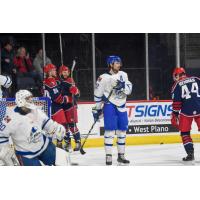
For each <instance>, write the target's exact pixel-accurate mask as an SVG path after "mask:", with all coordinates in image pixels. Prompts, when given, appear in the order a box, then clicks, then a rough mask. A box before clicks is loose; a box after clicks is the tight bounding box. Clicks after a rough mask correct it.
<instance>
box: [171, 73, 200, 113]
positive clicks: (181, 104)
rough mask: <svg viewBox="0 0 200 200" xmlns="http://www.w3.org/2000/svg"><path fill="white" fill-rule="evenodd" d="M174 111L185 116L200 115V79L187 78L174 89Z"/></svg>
mask: <svg viewBox="0 0 200 200" xmlns="http://www.w3.org/2000/svg"><path fill="white" fill-rule="evenodd" d="M172 100H173V104H172V107H173V111H176V112H179V111H180V113H181V114H183V115H185V116H189V117H192V116H198V115H200V78H198V77H193V76H192V77H185V78H183V79H181V80H179V81H178V82H176V83H175V84H174V86H173V87H172Z"/></svg>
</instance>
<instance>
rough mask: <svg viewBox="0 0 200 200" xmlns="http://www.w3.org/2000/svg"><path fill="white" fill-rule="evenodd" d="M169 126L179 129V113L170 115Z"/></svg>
mask: <svg viewBox="0 0 200 200" xmlns="http://www.w3.org/2000/svg"><path fill="white" fill-rule="evenodd" d="M171 124H172V126H174V127H175V128H177V129H179V113H178V112H172V114H171Z"/></svg>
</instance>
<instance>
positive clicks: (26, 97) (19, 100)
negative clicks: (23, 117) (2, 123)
mask: <svg viewBox="0 0 200 200" xmlns="http://www.w3.org/2000/svg"><path fill="white" fill-rule="evenodd" d="M32 97H33V94H32V93H31V92H29V91H28V90H19V91H18V92H17V93H16V94H15V103H16V104H17V106H18V107H25V108H29V109H35V108H36V106H35V105H34V103H33V102H32Z"/></svg>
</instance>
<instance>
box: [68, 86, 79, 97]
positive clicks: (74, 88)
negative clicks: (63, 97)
mask: <svg viewBox="0 0 200 200" xmlns="http://www.w3.org/2000/svg"><path fill="white" fill-rule="evenodd" d="M69 92H70V93H71V94H74V95H77V94H79V90H78V88H77V87H76V86H71V87H70V88H69Z"/></svg>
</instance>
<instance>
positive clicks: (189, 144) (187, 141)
mask: <svg viewBox="0 0 200 200" xmlns="http://www.w3.org/2000/svg"><path fill="white" fill-rule="evenodd" d="M181 138H182V142H183V145H184V148H185V151H186V153H187V154H188V155H191V154H193V155H194V147H193V141H192V138H191V136H190V132H181Z"/></svg>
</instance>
